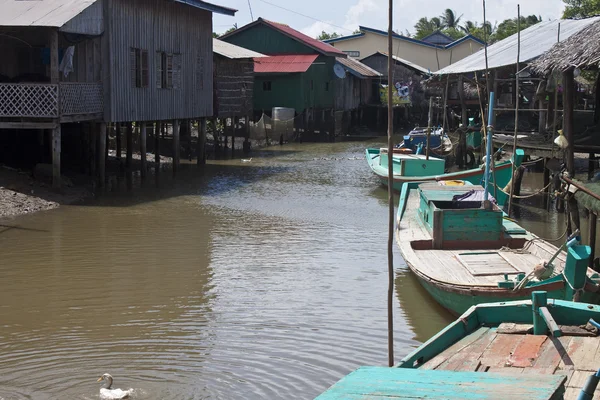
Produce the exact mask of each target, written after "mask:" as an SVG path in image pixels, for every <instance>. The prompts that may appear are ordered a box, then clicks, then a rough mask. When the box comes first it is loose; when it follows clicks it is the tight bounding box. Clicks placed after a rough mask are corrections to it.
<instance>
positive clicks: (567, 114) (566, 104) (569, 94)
mask: <svg viewBox="0 0 600 400" xmlns="http://www.w3.org/2000/svg"><path fill="white" fill-rule="evenodd" d="M574 92H575V77H574V75H573V70H572V69H571V70H568V71H565V72H564V73H563V109H564V111H563V133H564V135H565V139H567V141H568V142H569V146H568V147H567V148H566V151H565V153H566V155H565V159H566V160H565V161H566V164H567V171H568V172H569V175H570V176H571V177H572V178H574V177H575V158H574V154H573V147H574V139H575V136H574V132H573V130H574V120H573V108H574V101H575V93H574Z"/></svg>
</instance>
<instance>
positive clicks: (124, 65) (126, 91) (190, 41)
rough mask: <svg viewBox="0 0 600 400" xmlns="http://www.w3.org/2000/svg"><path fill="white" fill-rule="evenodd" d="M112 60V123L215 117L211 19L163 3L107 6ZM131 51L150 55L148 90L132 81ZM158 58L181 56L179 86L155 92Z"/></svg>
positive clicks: (130, 1) (127, 1) (112, 2)
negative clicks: (168, 55)
mask: <svg viewBox="0 0 600 400" xmlns="http://www.w3.org/2000/svg"><path fill="white" fill-rule="evenodd" d="M104 1H105V2H106V3H105V14H104V15H105V21H106V23H105V27H106V32H108V34H109V36H108V37H109V42H108V43H107V44H106V46H105V53H107V54H110V58H109V60H110V63H109V70H108V71H107V73H105V74H104V78H105V79H107V78H108V79H109V83H108V87H106V88H105V92H107V94H108V96H109V101H108V102H106V103H108V104H107V105H108V107H107V112H106V115H105V119H106V120H107V121H109V122H125V121H155V120H168V119H191V118H199V117H207V116H211V115H212V113H213V54H212V13H210V12H208V11H203V10H199V9H196V8H193V7H190V6H186V5H183V4H178V3H174V2H167V1H164V0H104ZM131 48H140V49H144V50H148V55H149V82H150V83H149V87H147V88H136V87H134V85H133V83H132V79H131V61H130V50H131ZM157 52H167V53H179V54H181V85H180V87H179V88H177V89H159V88H157V84H156V81H157V79H156V78H157V70H158V68H157V65H156V59H157V57H158V55H157Z"/></svg>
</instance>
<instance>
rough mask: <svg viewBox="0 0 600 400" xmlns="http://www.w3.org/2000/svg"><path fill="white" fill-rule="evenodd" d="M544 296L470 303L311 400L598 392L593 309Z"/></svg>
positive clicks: (598, 342)
mask: <svg viewBox="0 0 600 400" xmlns="http://www.w3.org/2000/svg"><path fill="white" fill-rule="evenodd" d="M547 295H548V294H547V293H546V292H544V291H540V292H533V293H532V295H531V296H532V298H531V300H521V301H511V302H505V303H487V304H480V305H477V306H473V307H471V308H470V309H469V310H468V311H467V312H466V313H464V314H463V315H462V316H461V317H460V318H459V319H457V320H456V321H455V322H453V323H451V324H450V325H448V326H447V327H446V328H444V329H443V330H441V331H440V332H439V333H437V334H436V335H435V336H433V337H432V338H431V339H429V340H428V341H427V342H426V343H424V344H423V345H421V346H420V347H419V348H417V349H416V350H414V351H413V352H412V353H410V354H409V355H407V356H406V357H404V358H403V359H402V360H401V361H400V363H399V364H398V365H396V366H395V367H392V368H385V367H360V368H359V369H357V370H356V371H354V372H352V373H350V374H349V375H347V376H346V377H344V378H342V379H341V380H340V381H339V382H337V383H336V384H335V385H333V386H332V387H331V388H329V389H328V390H327V391H326V392H324V393H323V394H322V395H320V396H319V397H317V399H318V400H337V399H380V398H381V399H396V398H404V399H431V398H443V399H502V400H504V399H563V398H564V399H567V400H575V399H592V398H593V397H594V395H596V396H600V390H598V388H597V384H598V381H599V380H600V372H599V371H598V369H599V368H600V357H599V355H600V337H599V336H598V328H599V327H600V325H599V324H598V323H597V322H596V320H597V321H600V306H597V305H592V304H586V303H575V302H572V301H564V300H548V298H547Z"/></svg>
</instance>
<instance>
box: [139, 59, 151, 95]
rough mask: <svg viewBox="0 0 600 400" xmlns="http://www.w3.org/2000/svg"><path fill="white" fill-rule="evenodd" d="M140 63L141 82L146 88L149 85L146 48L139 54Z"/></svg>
mask: <svg viewBox="0 0 600 400" xmlns="http://www.w3.org/2000/svg"><path fill="white" fill-rule="evenodd" d="M140 64H141V76H140V80H141V84H142V87H144V88H147V87H149V86H150V67H149V65H148V64H149V61H148V50H142V52H141V55H140Z"/></svg>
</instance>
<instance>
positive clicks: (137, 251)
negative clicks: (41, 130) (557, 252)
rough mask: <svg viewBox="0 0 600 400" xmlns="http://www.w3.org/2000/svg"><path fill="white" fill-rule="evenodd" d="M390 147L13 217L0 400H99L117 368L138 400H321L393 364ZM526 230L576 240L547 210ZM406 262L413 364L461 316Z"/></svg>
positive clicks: (400, 307)
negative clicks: (381, 160)
mask: <svg viewBox="0 0 600 400" xmlns="http://www.w3.org/2000/svg"><path fill="white" fill-rule="evenodd" d="M381 145H384V144H383V143H381V142H377V141H372V142H346V143H336V144H298V145H286V146H283V147H279V146H278V147H273V148H268V149H264V150H260V151H256V152H254V154H253V155H252V161H251V162H246V163H244V162H241V161H240V160H239V159H237V160H228V161H211V162H210V164H209V165H207V166H206V168H205V169H204V170H202V171H199V170H197V169H196V168H195V167H194V166H184V167H183V168H182V171H181V174H180V176H179V177H178V178H177V179H176V180H172V179H170V178H169V177H168V174H164V176H163V177H161V179H162V182H161V185H160V188H159V189H156V188H155V187H154V186H153V185H152V184H150V185H148V187H145V188H139V187H137V188H135V189H134V191H133V192H131V193H127V192H125V191H120V192H113V193H108V194H106V195H104V196H103V197H101V198H99V199H97V200H93V201H89V202H87V203H85V204H81V205H75V206H65V207H61V208H60V209H57V210H53V211H49V212H42V213H38V214H33V215H28V216H23V217H19V218H14V219H5V220H1V221H0V246H1V248H2V255H1V257H0V276H1V279H2V280H1V283H0V399H2V400H9V399H36V400H37V399H58V398H60V399H63V398H64V399H96V398H98V393H99V384H97V383H96V379H97V378H98V377H99V376H100V375H101V374H102V373H104V372H108V373H111V374H112V375H113V376H114V378H115V385H114V386H115V387H119V388H123V389H126V388H133V389H134V390H135V392H134V398H136V399H208V398H214V399H217V398H220V399H233V398H244V399H263V398H302V399H310V398H313V397H315V396H316V395H317V394H319V393H320V392H322V391H324V390H325V389H327V387H329V386H330V385H331V384H333V383H334V382H335V381H337V380H338V379H339V378H341V377H342V376H343V375H345V374H347V373H349V372H350V371H352V370H354V369H355V368H357V367H358V366H360V365H386V364H387V319H386V318H387V312H386V307H387V305H386V298H387V258H386V255H387V253H386V246H387V238H386V234H387V204H386V201H387V193H386V190H385V189H383V188H381V187H379V186H378V184H377V179H376V178H375V177H374V176H373V175H372V174H371V172H370V170H369V169H368V167H367V165H366V162H365V160H364V149H365V147H367V146H377V147H379V146H381ZM540 180H541V174H527V175H526V177H525V183H524V190H527V189H528V188H531V187H540V186H541V182H539V181H540ZM521 218H522V219H523V221H524V224H525V226H526V227H527V228H530V229H533V230H534V231H535V232H537V233H540V234H543V235H546V236H548V237H553V236H559V235H560V234H561V233H562V226H563V225H561V221H560V216H557V215H556V214H548V213H546V212H544V211H543V210H540V209H539V207H538V205H537V204H535V202H533V203H531V204H529V203H527V204H526V205H525V206H524V207H523V210H522V212H521ZM394 252H395V268H396V271H397V272H396V282H395V284H396V285H395V287H396V295H395V297H394V299H395V302H394V315H395V349H396V359H397V360H399V359H400V358H401V357H402V356H404V355H406V354H408V353H409V352H410V351H411V350H412V349H414V348H415V347H416V346H418V345H419V344H420V343H421V342H423V341H425V340H427V339H428V338H429V337H430V336H432V335H433V334H434V333H435V332H437V331H438V330H439V329H441V328H442V327H444V326H445V325H446V324H447V323H448V322H450V321H451V320H452V318H451V317H450V316H449V315H448V314H447V313H446V312H445V311H444V310H443V309H441V308H440V307H438V306H437V305H436V304H434V303H433V301H432V300H431V299H430V298H429V297H428V296H427V294H426V293H425V292H424V291H423V289H422V288H421V287H420V286H419V284H418V282H417V281H416V279H415V278H414V277H413V276H412V275H411V274H410V272H409V271H408V270H407V269H406V266H405V265H404V262H403V261H402V260H401V259H400V257H399V254H398V251H397V250H396V249H394Z"/></svg>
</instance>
